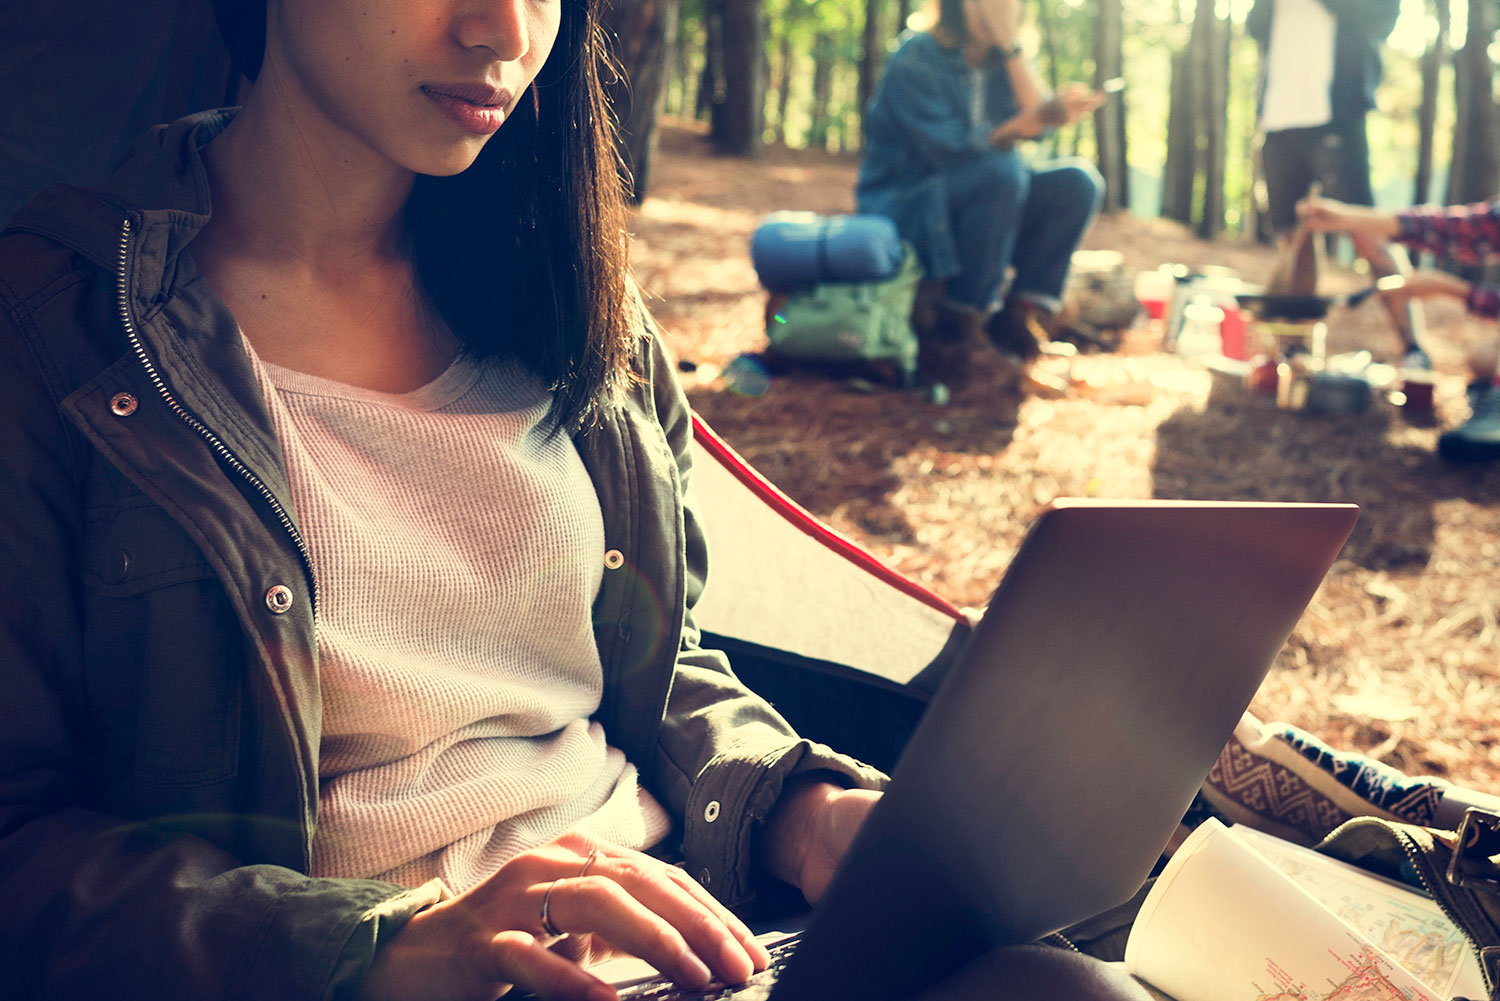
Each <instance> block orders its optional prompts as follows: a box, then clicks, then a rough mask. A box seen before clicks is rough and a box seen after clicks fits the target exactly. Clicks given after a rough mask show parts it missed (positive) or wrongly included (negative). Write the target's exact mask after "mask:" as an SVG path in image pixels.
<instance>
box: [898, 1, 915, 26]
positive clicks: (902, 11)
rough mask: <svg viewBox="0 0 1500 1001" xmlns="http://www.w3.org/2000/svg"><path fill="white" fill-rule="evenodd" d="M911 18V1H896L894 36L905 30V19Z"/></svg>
mask: <svg viewBox="0 0 1500 1001" xmlns="http://www.w3.org/2000/svg"><path fill="white" fill-rule="evenodd" d="M909 17H911V0H896V34H897V35H900V34H901V33H902V32H903V31H905V30H906V19H907V18H909Z"/></svg>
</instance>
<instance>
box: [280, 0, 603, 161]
mask: <svg viewBox="0 0 1500 1001" xmlns="http://www.w3.org/2000/svg"><path fill="white" fill-rule="evenodd" d="M576 2H580V0H270V4H269V12H268V17H267V22H266V59H265V65H264V67H263V69H262V71H261V75H260V77H259V79H258V80H257V83H256V88H257V90H261V89H265V90H267V91H270V94H268V95H267V96H268V97H272V99H273V100H274V99H275V96H273V95H276V96H280V97H281V98H282V99H283V100H284V101H285V102H286V103H287V105H288V106H289V110H290V111H291V114H292V118H293V121H294V122H295V124H296V127H297V129H298V131H299V132H300V133H301V134H302V136H303V137H304V139H305V140H306V141H318V139H319V138H321V140H322V141H323V142H325V143H328V144H330V145H331V148H332V149H333V150H334V151H336V152H337V153H338V154H339V155H341V156H344V157H346V158H348V157H357V156H364V155H373V156H374V157H375V158H377V159H381V158H383V159H384V160H386V161H389V162H390V163H393V164H395V165H397V166H399V167H402V168H404V169H407V170H411V171H414V172H417V173H423V174H436V175H448V174H456V173H458V172H460V171H462V170H464V169H465V168H467V167H468V166H469V165H470V164H471V163H473V162H474V158H475V157H476V156H478V155H479V151H480V149H481V148H483V146H484V144H485V142H487V141H488V140H489V138H490V136H491V135H493V134H494V132H495V130H496V129H498V128H499V127H500V125H501V123H502V122H503V121H504V120H505V118H507V117H509V115H510V113H511V112H512V111H513V110H514V109H515V108H516V106H517V105H518V104H519V103H520V101H521V99H522V97H523V95H525V92H526V89H527V88H528V87H529V86H530V84H531V81H532V79H533V78H535V76H536V74H537V72H538V71H539V70H540V69H541V68H542V64H543V63H544V62H546V60H547V56H548V54H549V53H550V52H551V51H552V45H553V42H554V41H556V39H557V32H558V24H559V20H560V18H561V14H562V4H564V3H576ZM273 88H274V89H273ZM309 116H311V117H312V118H313V120H312V121H310V122H309V121H306V120H304V119H305V118H307V117H309Z"/></svg>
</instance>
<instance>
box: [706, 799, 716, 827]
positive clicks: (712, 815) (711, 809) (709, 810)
mask: <svg viewBox="0 0 1500 1001" xmlns="http://www.w3.org/2000/svg"><path fill="white" fill-rule="evenodd" d="M718 819H719V801H718V800H711V801H710V802H709V804H708V805H707V806H705V807H704V808H703V820H704V821H705V822H706V823H709V824H712V823H713V822H714V821H716V820H718Z"/></svg>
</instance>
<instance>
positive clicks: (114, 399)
mask: <svg viewBox="0 0 1500 1001" xmlns="http://www.w3.org/2000/svg"><path fill="white" fill-rule="evenodd" d="M136 406H137V404H136V401H135V397H134V396H131V395H130V394H129V393H116V394H115V395H114V396H111V397H110V398H109V412H110V413H112V414H114V415H115V416H116V417H129V416H130V415H131V414H133V413H135V408H136Z"/></svg>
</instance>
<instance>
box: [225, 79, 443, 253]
mask: <svg viewBox="0 0 1500 1001" xmlns="http://www.w3.org/2000/svg"><path fill="white" fill-rule="evenodd" d="M278 90H279V88H276V87H275V86H274V82H271V81H265V80H262V81H261V83H260V85H258V86H257V87H256V89H255V91H253V92H252V94H251V96H250V98H249V100H247V101H246V103H245V106H244V107H243V108H242V109H241V110H240V112H239V114H238V115H236V116H235V119H234V120H233V121H232V122H231V123H230V124H229V126H228V127H227V128H226V129H225V131H224V132H223V133H222V134H220V135H219V137H218V138H216V139H215V140H214V141H213V142H212V143H210V144H209V145H208V147H207V148H206V149H205V151H204V159H205V162H206V164H207V167H208V172H209V183H210V190H211V191H212V192H213V200H214V205H213V217H212V219H211V221H210V224H209V228H210V231H209V232H206V233H205V234H204V236H205V237H206V238H207V242H208V243H212V244H218V245H219V246H221V247H222V246H226V245H227V246H233V247H234V248H235V250H236V252H237V253H238V254H242V255H248V256H263V255H264V256H267V257H275V258H278V259H281V260H283V261H284V260H287V259H289V258H292V259H299V260H301V261H302V263H303V264H304V265H307V266H310V267H313V268H321V267H323V266H336V265H340V264H342V266H345V267H347V266H351V265H352V266H355V267H359V266H360V265H359V264H358V263H356V262H359V261H364V262H369V261H370V260H372V259H382V258H383V259H387V260H389V259H390V258H391V257H392V256H395V255H398V254H399V253H400V246H401V242H402V241H401V236H402V214H403V210H404V207H405V205H406V200H407V197H408V196H409V195H410V193H411V188H412V183H413V181H414V179H415V178H414V175H413V174H412V173H411V172H410V171H407V170H404V169H402V168H400V167H397V166H396V165H394V164H391V163H390V162H389V161H383V160H378V159H376V158H374V157H371V156H370V155H369V152H368V150H366V149H363V148H357V149H351V150H345V149H341V148H339V144H338V142H337V139H338V137H337V136H332V137H331V136H329V135H328V134H327V133H326V132H323V131H322V130H316V129H309V130H308V131H303V130H302V129H300V128H298V122H299V117H301V116H298V115H297V113H296V111H297V109H293V108H287V107H284V106H283V107H276V106H273V102H277V101H278V100H279V98H278ZM304 120H305V119H304Z"/></svg>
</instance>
